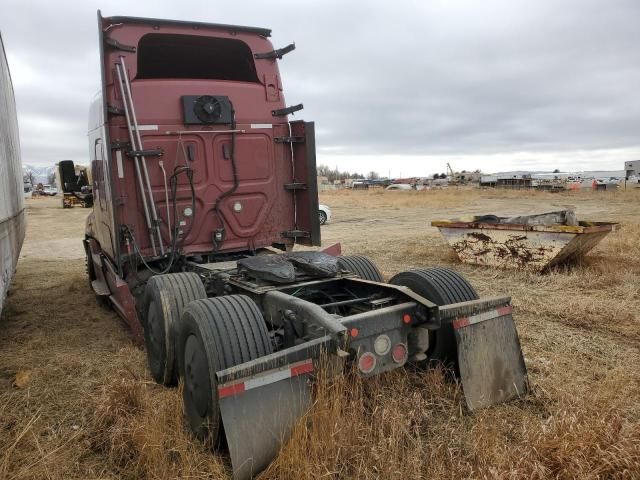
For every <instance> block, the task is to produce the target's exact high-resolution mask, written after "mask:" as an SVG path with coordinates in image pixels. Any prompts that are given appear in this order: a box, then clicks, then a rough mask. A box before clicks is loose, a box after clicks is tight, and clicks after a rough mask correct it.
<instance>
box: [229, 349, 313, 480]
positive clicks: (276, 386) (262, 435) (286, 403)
mask: <svg viewBox="0 0 640 480" xmlns="http://www.w3.org/2000/svg"><path fill="white" fill-rule="evenodd" d="M312 371H313V362H312V361H311V360H305V361H302V362H297V363H295V364H291V365H288V366H286V367H284V368H279V369H275V370H269V371H267V372H264V373H262V374H259V375H255V376H252V377H249V378H244V379H241V380H238V381H235V382H231V383H227V384H224V385H219V386H218V398H219V400H220V413H221V416H222V424H223V427H224V433H225V436H226V440H227V445H228V447H229V454H230V457H231V467H232V469H233V478H234V479H236V480H245V479H249V478H253V477H254V476H255V475H257V474H258V473H259V472H261V471H262V470H263V469H264V468H266V467H267V465H269V463H270V462H271V461H272V460H273V459H274V458H275V457H276V455H277V454H278V452H279V450H280V447H281V446H282V444H284V442H286V441H287V440H288V439H289V436H290V435H291V432H292V430H293V427H294V425H295V423H296V421H297V420H298V419H299V418H300V417H302V416H303V415H304V414H305V413H306V412H307V410H308V409H309V407H310V406H311V389H310V385H309V378H308V374H309V373H311V372H312Z"/></svg>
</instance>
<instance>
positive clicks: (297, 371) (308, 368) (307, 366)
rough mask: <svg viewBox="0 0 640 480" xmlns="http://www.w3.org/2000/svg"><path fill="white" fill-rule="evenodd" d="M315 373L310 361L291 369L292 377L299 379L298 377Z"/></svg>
mask: <svg viewBox="0 0 640 480" xmlns="http://www.w3.org/2000/svg"><path fill="white" fill-rule="evenodd" d="M311 372H313V362H312V361H311V360H309V361H308V362H306V363H301V364H300V365H296V366H295V367H291V376H292V377H297V376H298V375H303V374H305V373H311Z"/></svg>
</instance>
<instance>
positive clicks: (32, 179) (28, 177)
mask: <svg viewBox="0 0 640 480" xmlns="http://www.w3.org/2000/svg"><path fill="white" fill-rule="evenodd" d="M23 180H24V181H25V182H29V183H30V184H31V185H32V186H33V185H35V180H36V179H35V177H34V176H33V172H32V171H31V170H27V172H26V173H25V174H24V178H23Z"/></svg>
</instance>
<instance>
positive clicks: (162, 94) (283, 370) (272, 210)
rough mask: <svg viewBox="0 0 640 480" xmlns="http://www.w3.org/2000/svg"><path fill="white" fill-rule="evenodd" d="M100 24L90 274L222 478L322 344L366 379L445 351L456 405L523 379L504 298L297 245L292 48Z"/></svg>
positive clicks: (438, 271)
mask: <svg viewBox="0 0 640 480" xmlns="http://www.w3.org/2000/svg"><path fill="white" fill-rule="evenodd" d="M98 26H99V41H100V50H101V60H102V62H101V63H102V91H101V93H100V94H99V95H98V96H97V98H96V100H95V101H94V103H93V104H92V106H91V109H90V125H89V150H90V154H91V160H92V163H91V168H92V173H93V175H92V178H93V193H94V206H93V212H92V214H91V215H90V216H89V218H88V219H87V230H86V238H85V241H84V244H85V249H86V252H87V267H88V274H89V277H90V282H91V286H92V288H93V290H94V291H95V293H96V295H97V296H98V298H99V300H100V301H102V302H106V303H108V304H110V305H111V306H112V307H113V308H114V309H115V310H116V311H117V312H118V313H119V314H120V315H121V316H122V317H123V318H124V320H125V321H126V322H127V323H128V325H129V326H130V328H131V331H132V333H133V335H134V336H135V338H136V339H137V340H138V341H139V342H141V343H144V344H145V347H146V351H147V357H148V361H149V367H150V370H151V373H152V375H153V378H154V379H155V380H156V381H157V382H159V383H162V384H165V385H175V384H176V383H177V382H178V380H179V379H182V381H183V382H184V388H183V392H184V393H183V397H184V409H185V414H186V420H187V423H188V425H189V427H190V428H191V430H192V431H193V432H194V433H195V435H196V436H197V437H199V438H201V439H202V440H204V441H206V442H208V443H209V444H210V445H212V446H214V447H215V446H219V445H221V444H222V445H226V446H227V447H228V451H229V455H230V459H231V465H232V469H233V474H234V477H236V478H249V477H251V476H253V475H255V474H257V473H258V472H260V471H261V470H262V469H263V468H265V467H266V466H267V465H268V463H269V462H270V461H271V460H272V459H273V457H274V456H275V455H276V454H277V452H278V449H279V448H280V445H281V442H282V441H285V440H286V439H287V435H288V434H289V432H290V431H291V428H292V427H293V425H294V423H295V422H296V420H297V419H298V418H299V417H300V416H301V415H303V414H304V412H305V410H306V409H308V408H309V406H310V404H311V401H312V391H311V385H312V380H313V378H314V371H315V369H316V368H317V365H318V361H319V359H320V357H321V355H325V354H326V355H329V356H332V355H334V356H336V357H337V358H340V359H341V360H346V361H347V362H350V363H351V364H352V365H354V369H355V370H357V371H358V372H359V373H360V374H361V375H363V376H371V375H376V374H379V373H382V372H385V371H388V370H392V369H395V368H400V367H403V366H405V365H407V363H409V362H411V363H429V362H435V361H438V362H444V363H446V364H447V365H450V366H452V367H453V368H454V369H455V371H457V372H459V375H460V378H461V381H462V385H463V389H464V392H465V398H466V401H467V405H468V406H469V408H470V409H475V408H480V407H484V406H487V405H491V404H493V403H496V402H501V401H505V400H508V399H511V398H514V397H516V396H518V395H521V394H523V393H525V391H526V389H527V378H526V371H525V367H524V362H523V359H522V353H521V351H520V346H519V341H518V336H517V333H516V330H515V326H514V323H513V320H512V317H511V306H510V299H509V297H495V298H478V295H477V294H476V291H475V290H474V289H473V287H472V286H471V285H470V284H469V283H468V282H467V281H466V280H465V279H464V278H462V277H461V276H460V275H458V274H457V273H455V272H453V271H451V270H448V269H444V268H427V269H422V270H412V271H407V272H401V273H399V274H397V275H395V276H394V277H393V278H392V279H391V281H390V282H389V283H385V282H384V279H383V277H382V275H381V274H380V271H379V270H378V269H377V268H376V266H375V265H374V264H373V263H372V262H371V261H370V260H369V259H368V258H366V257H363V256H358V255H355V256H341V255H340V248H339V245H334V246H332V247H329V248H328V249H325V250H324V251H309V250H307V251H298V250H295V251H294V248H293V247H294V246H295V245H302V246H309V247H313V246H320V227H319V221H318V197H317V191H316V165H315V138H314V125H313V123H311V122H304V121H301V120H292V119H290V116H291V115H292V114H293V113H294V112H297V111H298V110H300V109H301V108H302V105H294V106H288V105H287V104H286V103H285V99H284V95H283V91H282V82H281V79H280V75H279V72H278V61H279V60H280V59H282V57H283V56H284V55H285V54H287V53H288V52H290V51H291V50H293V49H294V45H289V46H286V47H284V48H281V49H274V47H273V45H272V44H271V42H270V41H269V40H268V38H269V36H270V31H269V30H267V29H263V28H254V27H241V26H231V25H217V24H203V23H196V22H179V21H170V20H156V19H140V18H132V17H109V18H103V17H102V16H101V15H100V13H98ZM223 436H224V439H222V438H221V437H223ZM221 440H225V441H224V442H223V441H221Z"/></svg>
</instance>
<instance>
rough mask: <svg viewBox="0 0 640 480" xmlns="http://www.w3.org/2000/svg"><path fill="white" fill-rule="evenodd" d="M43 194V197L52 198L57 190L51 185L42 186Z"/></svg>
mask: <svg viewBox="0 0 640 480" xmlns="http://www.w3.org/2000/svg"><path fill="white" fill-rule="evenodd" d="M43 192H44V194H45V195H49V196H51V197H52V196H54V195H56V194H57V193H58V189H57V188H56V187H52V186H51V185H44V186H43Z"/></svg>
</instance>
